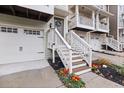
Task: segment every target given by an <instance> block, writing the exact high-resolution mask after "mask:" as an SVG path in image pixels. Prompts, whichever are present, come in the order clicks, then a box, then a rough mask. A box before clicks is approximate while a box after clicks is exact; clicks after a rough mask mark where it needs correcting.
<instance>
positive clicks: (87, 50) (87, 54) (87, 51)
mask: <svg viewBox="0 0 124 93" xmlns="http://www.w3.org/2000/svg"><path fill="white" fill-rule="evenodd" d="M67 40H68V42H69V43H70V45H71V47H72V48H73V50H74V51H76V52H78V53H79V54H80V55H81V56H82V58H83V59H84V60H85V61H86V62H87V63H88V65H89V67H91V64H92V48H91V46H90V45H89V44H88V43H87V42H86V41H85V40H83V39H82V38H80V37H79V36H78V35H77V34H76V33H75V32H73V31H70V32H69V33H68V34H67Z"/></svg>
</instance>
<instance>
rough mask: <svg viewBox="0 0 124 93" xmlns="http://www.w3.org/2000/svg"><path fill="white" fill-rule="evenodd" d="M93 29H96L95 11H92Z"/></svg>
mask: <svg viewBox="0 0 124 93" xmlns="http://www.w3.org/2000/svg"><path fill="white" fill-rule="evenodd" d="M92 20H93V27H94V28H95V11H92Z"/></svg>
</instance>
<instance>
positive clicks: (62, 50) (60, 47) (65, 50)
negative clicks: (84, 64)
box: [52, 29, 72, 73]
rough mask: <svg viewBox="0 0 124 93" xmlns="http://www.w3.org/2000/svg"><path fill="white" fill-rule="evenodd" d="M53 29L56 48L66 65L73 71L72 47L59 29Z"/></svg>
mask: <svg viewBox="0 0 124 93" xmlns="http://www.w3.org/2000/svg"><path fill="white" fill-rule="evenodd" d="M52 31H54V36H53V37H54V44H55V50H56V51H57V53H58V55H59V57H60V59H61V60H62V62H63V64H64V66H65V67H66V68H67V69H69V72H70V73H72V48H71V46H70V45H69V44H68V43H67V41H66V40H65V39H64V38H63V37H62V35H61V34H60V33H59V31H58V30H57V29H54V30H52Z"/></svg>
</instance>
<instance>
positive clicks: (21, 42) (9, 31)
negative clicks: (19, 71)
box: [0, 26, 44, 64]
mask: <svg viewBox="0 0 124 93" xmlns="http://www.w3.org/2000/svg"><path fill="white" fill-rule="evenodd" d="M43 36H44V31H43V30H40V29H28V28H18V27H17V28H16V27H11V26H0V64H5V63H14V62H24V61H30V60H40V59H43V58H44V38H43Z"/></svg>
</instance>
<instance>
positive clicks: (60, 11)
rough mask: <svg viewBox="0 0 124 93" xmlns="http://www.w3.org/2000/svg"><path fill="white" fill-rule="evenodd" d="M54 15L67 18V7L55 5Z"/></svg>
mask: <svg viewBox="0 0 124 93" xmlns="http://www.w3.org/2000/svg"><path fill="white" fill-rule="evenodd" d="M54 14H55V15H57V16H62V17H66V16H68V14H69V13H68V5H55V6H54Z"/></svg>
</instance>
